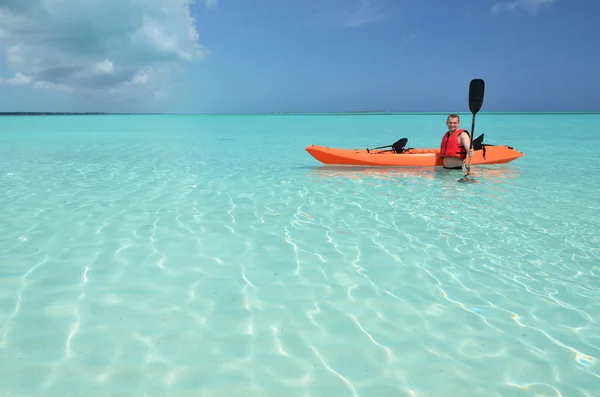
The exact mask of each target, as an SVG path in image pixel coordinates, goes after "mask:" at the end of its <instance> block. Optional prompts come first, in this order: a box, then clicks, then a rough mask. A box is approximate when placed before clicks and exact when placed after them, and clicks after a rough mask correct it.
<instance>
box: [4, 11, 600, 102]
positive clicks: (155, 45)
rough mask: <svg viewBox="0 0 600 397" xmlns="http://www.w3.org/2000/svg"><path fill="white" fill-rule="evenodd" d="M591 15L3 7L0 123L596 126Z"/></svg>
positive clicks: (598, 87) (598, 86) (598, 33)
mask: <svg viewBox="0 0 600 397" xmlns="http://www.w3.org/2000/svg"><path fill="white" fill-rule="evenodd" d="M599 15H600V2H599V1H596V0H577V1H576V0H454V1H449V0H202V1H196V2H194V1H191V0H143V1H142V0H27V1H24V0H1V1H0V111H107V112H169V113H181V112H183V113H248V112H250V113H253V112H260V113H262V112H279V111H289V112H337V111H360V110H382V111H399V112H401V111H442V112H449V111H456V112H465V111H467V112H468V108H467V107H466V101H467V93H468V84H469V81H470V80H471V79H472V78H483V79H484V80H485V81H486V97H485V103H484V107H483V109H482V111H600V73H599V72H598V71H597V70H598V69H600V66H599V64H600V44H599V43H598V41H599V40H600V27H599V26H600V24H598V22H597V18H598V16H599Z"/></svg>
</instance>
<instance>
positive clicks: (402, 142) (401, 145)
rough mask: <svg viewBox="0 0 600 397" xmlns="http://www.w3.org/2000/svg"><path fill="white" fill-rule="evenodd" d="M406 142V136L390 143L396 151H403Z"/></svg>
mask: <svg viewBox="0 0 600 397" xmlns="http://www.w3.org/2000/svg"><path fill="white" fill-rule="evenodd" d="M407 143H408V138H402V139H400V140H398V141H397V142H395V143H394V144H393V145H392V149H394V152H396V153H404V147H405V146H406V144H407Z"/></svg>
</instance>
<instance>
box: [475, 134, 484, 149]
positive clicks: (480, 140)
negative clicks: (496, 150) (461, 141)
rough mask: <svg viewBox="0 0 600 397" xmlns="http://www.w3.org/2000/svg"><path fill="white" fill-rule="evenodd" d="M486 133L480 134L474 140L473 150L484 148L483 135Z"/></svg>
mask: <svg viewBox="0 0 600 397" xmlns="http://www.w3.org/2000/svg"><path fill="white" fill-rule="evenodd" d="M484 135H485V134H481V135H479V136H478V137H477V138H475V139H474V140H473V150H481V149H483V136H484Z"/></svg>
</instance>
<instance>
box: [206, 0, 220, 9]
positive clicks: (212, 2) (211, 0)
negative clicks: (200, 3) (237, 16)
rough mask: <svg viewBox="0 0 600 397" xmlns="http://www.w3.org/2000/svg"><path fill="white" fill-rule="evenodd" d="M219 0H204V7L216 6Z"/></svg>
mask: <svg viewBox="0 0 600 397" xmlns="http://www.w3.org/2000/svg"><path fill="white" fill-rule="evenodd" d="M218 5H219V0H204V6H205V7H206V8H217V6H218Z"/></svg>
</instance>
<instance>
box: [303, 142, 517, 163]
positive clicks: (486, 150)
mask: <svg viewBox="0 0 600 397" xmlns="http://www.w3.org/2000/svg"><path fill="white" fill-rule="evenodd" d="M305 150H306V151H307V152H308V153H309V154H310V155H311V156H312V157H314V158H315V159H316V160H317V161H319V162H321V163H323V164H335V165H369V166H384V167H390V166H391V167H443V165H444V164H443V160H442V157H440V150H439V148H423V149H407V150H406V151H405V152H403V153H396V152H394V151H392V150H367V149H342V148H330V147H327V146H319V145H310V146H307V147H306V148H305ZM522 156H523V153H521V152H519V151H518V150H515V149H513V148H512V147H510V146H504V145H499V146H496V145H484V146H483V148H482V149H479V150H476V151H475V153H474V155H473V157H472V158H471V164H473V165H480V164H506V163H509V162H511V161H513V160H516V159H518V158H519V157H522Z"/></svg>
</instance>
